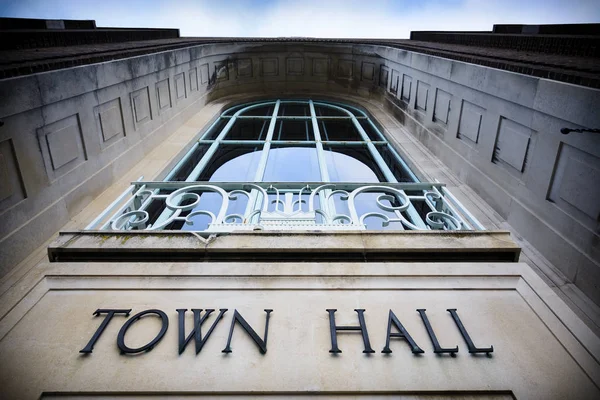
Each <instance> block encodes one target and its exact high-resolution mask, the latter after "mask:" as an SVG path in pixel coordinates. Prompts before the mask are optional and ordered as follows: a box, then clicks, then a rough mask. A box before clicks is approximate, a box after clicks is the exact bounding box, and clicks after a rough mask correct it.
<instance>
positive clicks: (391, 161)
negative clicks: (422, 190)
mask: <svg viewBox="0 0 600 400" xmlns="http://www.w3.org/2000/svg"><path fill="white" fill-rule="evenodd" d="M388 146H389V145H385V146H377V150H378V151H379V154H381V157H382V158H383V160H384V161H385V163H386V164H387V165H388V167H389V168H390V170H391V171H392V174H393V175H394V177H395V178H396V180H397V181H398V182H415V180H416V179H415V177H414V175H413V174H412V173H411V172H410V171H409V170H408V169H407V168H405V167H403V166H402V165H401V164H400V163H399V162H398V159H397V158H396V156H395V155H394V154H393V153H392V151H393V150H391V149H390V148H389V147H388Z"/></svg>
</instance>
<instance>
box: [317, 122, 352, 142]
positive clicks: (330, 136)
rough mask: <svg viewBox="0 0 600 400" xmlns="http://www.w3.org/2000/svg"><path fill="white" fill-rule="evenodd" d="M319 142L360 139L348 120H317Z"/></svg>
mask: <svg viewBox="0 0 600 400" xmlns="http://www.w3.org/2000/svg"><path fill="white" fill-rule="evenodd" d="M319 130H320V132H321V140H324V141H327V140H331V141H354V142H356V141H362V140H363V139H362V137H361V136H360V134H359V133H358V130H357V129H356V127H355V126H354V124H353V123H352V120H350V119H322V120H319Z"/></svg>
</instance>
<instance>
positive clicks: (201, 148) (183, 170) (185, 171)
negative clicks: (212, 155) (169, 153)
mask: <svg viewBox="0 0 600 400" xmlns="http://www.w3.org/2000/svg"><path fill="white" fill-rule="evenodd" d="M209 147H210V145H209V144H199V145H197V146H196V149H195V150H194V152H193V153H192V154H191V155H190V158H188V159H187V161H186V162H185V163H184V164H183V165H182V166H181V167H180V168H179V169H178V170H177V171H175V174H174V175H173V176H172V177H171V179H169V181H185V180H186V179H187V177H188V176H189V175H190V173H191V172H192V171H193V170H194V168H195V167H196V165H198V163H199V162H200V160H201V159H202V157H203V156H204V154H205V153H206V150H208V148H209Z"/></svg>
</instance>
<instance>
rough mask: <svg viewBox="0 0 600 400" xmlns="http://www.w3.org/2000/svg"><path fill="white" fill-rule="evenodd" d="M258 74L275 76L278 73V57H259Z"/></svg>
mask: <svg viewBox="0 0 600 400" xmlns="http://www.w3.org/2000/svg"><path fill="white" fill-rule="evenodd" d="M260 75H261V76H277V75H279V59H278V58H274V57H271V58H261V59H260Z"/></svg>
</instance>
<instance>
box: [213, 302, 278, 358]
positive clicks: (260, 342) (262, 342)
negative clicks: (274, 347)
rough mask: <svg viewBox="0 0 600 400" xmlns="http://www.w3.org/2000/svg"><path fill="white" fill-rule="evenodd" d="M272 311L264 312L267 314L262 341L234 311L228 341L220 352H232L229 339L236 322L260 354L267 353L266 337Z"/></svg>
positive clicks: (240, 315)
mask: <svg viewBox="0 0 600 400" xmlns="http://www.w3.org/2000/svg"><path fill="white" fill-rule="evenodd" d="M272 311H273V310H268V309H267V310H265V312H266V313H267V321H266V322H265V338H264V340H263V339H261V338H260V336H258V334H257V333H256V331H255V330H254V329H252V327H251V326H250V325H249V324H248V323H247V322H246V320H245V319H244V318H243V317H242V314H240V313H239V312H238V311H237V310H234V311H233V318H232V319H231V328H230V329H229V339H227V346H225V348H224V349H223V350H222V352H223V353H231V352H232V351H231V347H230V345H231V338H232V337H233V328H234V327H235V323H236V321H237V322H238V323H239V324H240V325H241V326H242V328H244V330H245V331H246V333H248V335H250V337H251V338H252V340H254V343H256V345H257V346H258V349H259V350H260V352H261V353H262V354H265V353H266V352H267V335H268V334H269V318H270V317H271V312H272Z"/></svg>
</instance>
